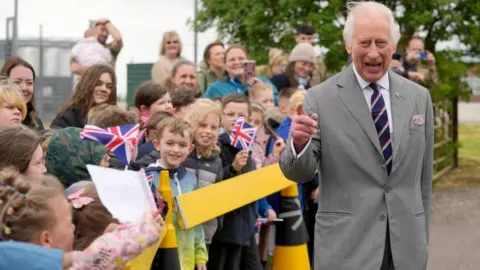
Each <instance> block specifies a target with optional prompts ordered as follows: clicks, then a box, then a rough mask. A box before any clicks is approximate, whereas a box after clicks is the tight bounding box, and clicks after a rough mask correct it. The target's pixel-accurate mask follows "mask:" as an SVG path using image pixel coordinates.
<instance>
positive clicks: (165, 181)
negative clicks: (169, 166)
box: [152, 171, 181, 270]
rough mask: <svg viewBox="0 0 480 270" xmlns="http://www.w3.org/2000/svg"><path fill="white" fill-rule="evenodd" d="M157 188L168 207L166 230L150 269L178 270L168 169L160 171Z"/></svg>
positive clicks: (178, 263) (178, 261) (178, 262)
mask: <svg viewBox="0 0 480 270" xmlns="http://www.w3.org/2000/svg"><path fill="white" fill-rule="evenodd" d="M158 190H159V191H160V194H162V198H163V200H164V201H166V202H167V204H168V208H169V209H168V212H167V216H166V218H165V223H166V226H167V228H166V231H167V232H166V235H165V237H164V238H163V241H162V243H161V244H160V247H159V248H158V250H157V254H156V255H155V259H154V262H155V263H156V264H155V265H152V269H155V270H157V269H159V270H163V269H165V270H167V269H168V270H180V269H181V267H180V260H179V257H178V250H177V247H178V246H177V235H176V233H175V227H173V215H172V212H173V210H174V206H173V192H172V188H171V187H170V177H169V175H168V171H162V172H160V185H159V186H158Z"/></svg>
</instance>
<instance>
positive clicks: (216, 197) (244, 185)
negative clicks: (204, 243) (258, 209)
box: [175, 164, 294, 230]
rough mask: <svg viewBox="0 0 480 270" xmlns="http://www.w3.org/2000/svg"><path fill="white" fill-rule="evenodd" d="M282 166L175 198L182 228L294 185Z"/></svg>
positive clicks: (262, 169) (265, 168)
mask: <svg viewBox="0 0 480 270" xmlns="http://www.w3.org/2000/svg"><path fill="white" fill-rule="evenodd" d="M292 183H294V182H292V181H290V180H288V179H287V178H285V176H284V175H283V173H282V172H281V171H280V167H279V166H278V164H274V165H270V166H267V167H264V168H261V169H258V170H255V171H253V172H249V173H246V174H242V175H240V176H237V177H235V178H231V179H228V180H225V181H222V182H220V183H216V184H215V185H210V186H208V187H204V188H201V189H199V190H195V191H194V192H189V193H186V194H183V195H181V196H179V197H176V198H175V201H176V203H177V207H178V210H179V214H180V218H179V223H180V227H181V229H183V230H185V229H190V228H193V227H195V226H197V225H199V224H202V223H204V222H205V221H208V220H211V219H212V218H216V217H218V216H221V215H223V214H225V213H228V212H230V211H232V210H235V209H237V208H239V207H242V206H244V205H246V204H249V203H251V202H253V201H256V200H259V199H261V198H264V197H266V196H268V195H270V194H272V193H275V192H277V191H280V190H282V189H284V188H286V187H288V186H290V185H292Z"/></svg>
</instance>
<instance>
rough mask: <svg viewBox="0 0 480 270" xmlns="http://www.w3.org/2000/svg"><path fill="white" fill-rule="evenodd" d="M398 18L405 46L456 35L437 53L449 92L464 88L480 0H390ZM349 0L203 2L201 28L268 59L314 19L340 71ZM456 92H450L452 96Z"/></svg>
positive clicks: (330, 63)
mask: <svg viewBox="0 0 480 270" xmlns="http://www.w3.org/2000/svg"><path fill="white" fill-rule="evenodd" d="M377 2H382V3H384V4H385V5H387V6H388V7H390V8H391V9H392V10H393V11H394V14H395V16H396V19H397V21H398V23H399V25H400V29H401V32H402V39H401V40H400V43H399V47H400V48H404V47H405V46H406V45H407V43H408V40H409V38H410V37H411V36H413V35H417V34H418V35H420V36H422V37H424V39H425V46H426V48H427V49H428V50H429V51H431V52H434V53H435V51H436V50H435V49H436V45H437V44H438V43H439V42H442V41H448V40H452V39H456V40H458V41H459V42H461V43H462V44H463V46H462V47H461V48H459V50H456V51H451V49H448V48H447V49H445V50H442V52H436V55H437V58H438V60H437V63H438V68H439V73H440V76H441V79H442V82H443V85H440V86H439V91H440V90H441V91H440V92H442V93H444V94H445V95H451V93H450V92H452V91H453V92H456V93H457V94H458V91H461V89H463V87H464V85H462V84H461V82H460V77H461V76H463V74H464V73H465V72H466V70H467V67H466V65H465V64H463V62H462V61H461V57H464V56H469V57H473V58H478V57H479V56H480V46H478V45H479V44H480V18H479V16H480V1H478V0H384V1H377ZM345 6H346V1H345V0H330V1H315V0H314V1H312V0H229V1H224V0H202V2H201V7H200V9H199V12H198V16H197V19H196V21H195V27H197V29H198V30H199V31H204V30H206V29H208V28H210V27H216V29H217V31H218V33H219V35H220V38H222V39H224V40H225V41H227V42H228V43H242V44H243V45H245V46H246V47H247V50H248V52H249V55H250V57H251V58H253V59H256V60H257V61H258V62H260V63H266V62H267V61H268V49H269V48H272V47H277V48H283V49H285V50H286V51H290V50H291V49H292V48H293V46H294V45H295V44H294V39H293V35H294V29H295V27H296V26H297V25H299V24H302V23H310V24H312V25H313V26H314V28H315V29H316V30H317V33H318V40H317V45H319V46H322V47H324V48H326V49H328V51H327V53H326V55H325V62H326V64H327V69H328V70H329V71H331V72H333V71H338V70H340V68H341V67H342V66H343V65H345V62H346V59H347V53H346V52H345V48H344V44H343V38H342V31H343V24H344V15H345V12H346V10H345ZM449 93H450V94H449Z"/></svg>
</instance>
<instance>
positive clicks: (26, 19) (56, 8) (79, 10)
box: [0, 0, 217, 96]
mask: <svg viewBox="0 0 480 270" xmlns="http://www.w3.org/2000/svg"><path fill="white" fill-rule="evenodd" d="M1 2H2V8H0V39H4V37H5V35H6V33H5V29H6V18H7V17H10V16H13V14H14V0H1ZM193 15H194V0H174V1H173V0H97V1H94V0H18V18H19V21H18V36H19V38H20V39H21V38H38V36H39V25H40V24H42V25H43V35H44V37H45V38H46V39H47V38H54V39H69V40H74V41H75V40H79V39H81V38H83V33H84V31H85V30H86V29H87V27H88V24H89V20H95V19H98V18H102V17H103V18H104V17H106V18H108V19H109V20H110V21H111V22H112V23H113V24H114V25H115V26H116V27H117V28H118V29H119V30H120V33H121V34H122V37H123V44H124V47H123V49H122V52H121V53H120V55H119V57H118V60H117V64H116V71H117V77H118V94H119V95H120V96H125V95H126V91H127V90H126V89H127V87H126V86H127V75H126V74H127V67H126V65H127V64H129V63H150V62H154V61H155V60H156V59H157V57H158V55H159V51H160V42H161V39H162V34H163V32H165V31H170V30H176V31H177V32H178V33H179V35H180V38H181V40H182V43H183V53H182V54H183V56H184V57H186V58H187V59H190V60H193V59H194V33H193V31H192V30H191V29H190V27H189V26H188V25H187V20H188V19H189V18H193ZM216 38H217V34H216V32H215V31H214V30H213V29H211V30H209V31H207V32H205V33H199V35H198V50H197V52H198V58H199V59H201V58H202V54H203V48H205V46H206V45H207V44H208V43H210V42H211V41H214V40H215V39H216Z"/></svg>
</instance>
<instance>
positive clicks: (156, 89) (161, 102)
mask: <svg viewBox="0 0 480 270" xmlns="http://www.w3.org/2000/svg"><path fill="white" fill-rule="evenodd" d="M135 107H136V108H137V110H138V112H139V113H140V121H141V123H142V126H144V125H145V124H146V123H147V121H148V119H150V117H152V115H153V114H155V113H157V112H169V113H172V112H173V107H172V99H171V96H170V93H169V92H168V89H167V88H166V87H164V86H162V85H160V84H158V83H154V82H151V81H150V82H145V83H143V84H141V85H140V86H139V87H138V88H137V90H136V91H135ZM140 135H143V134H140ZM144 142H145V140H140V141H139V145H142V144H143V143H144Z"/></svg>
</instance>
